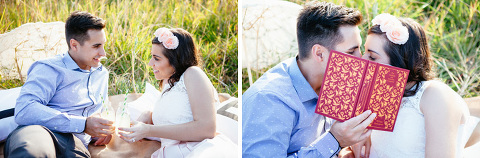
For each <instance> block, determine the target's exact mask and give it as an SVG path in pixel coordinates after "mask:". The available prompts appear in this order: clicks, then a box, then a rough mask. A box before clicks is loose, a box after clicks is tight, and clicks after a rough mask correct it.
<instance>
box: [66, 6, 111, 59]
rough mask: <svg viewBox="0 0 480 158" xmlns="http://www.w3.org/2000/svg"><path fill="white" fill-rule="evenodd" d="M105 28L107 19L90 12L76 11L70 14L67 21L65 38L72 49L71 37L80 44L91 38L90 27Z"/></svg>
mask: <svg viewBox="0 0 480 158" xmlns="http://www.w3.org/2000/svg"><path fill="white" fill-rule="evenodd" d="M103 28H105V21H104V20H103V19H101V18H99V17H96V16H94V15H92V14H90V13H88V12H83V11H75V12H73V13H72V14H70V17H68V19H67V22H66V23H65V38H66V40H67V45H68V49H69V50H70V39H75V40H77V41H78V42H79V43H80V45H83V43H84V42H85V41H87V40H89V39H90V37H89V36H88V34H87V31H88V30H90V29H96V30H102V29H103Z"/></svg>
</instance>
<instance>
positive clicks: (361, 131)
mask: <svg viewBox="0 0 480 158" xmlns="http://www.w3.org/2000/svg"><path fill="white" fill-rule="evenodd" d="M375 116H377V115H376V114H375V113H373V114H372V112H371V111H370V110H367V111H365V112H363V113H362V114H360V115H358V116H356V117H354V118H351V119H350V120H347V121H345V122H339V121H336V122H335V123H333V125H332V128H331V129H330V132H331V133H332V135H333V136H334V137H335V138H336V139H337V141H338V143H339V144H340V146H342V147H346V146H350V145H353V144H356V143H358V142H360V141H362V140H364V139H366V138H368V137H369V136H370V134H371V133H372V130H371V129H369V130H365V129H366V128H367V126H368V125H369V124H370V123H372V121H373V119H374V118H375Z"/></svg>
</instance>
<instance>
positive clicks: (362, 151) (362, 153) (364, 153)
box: [350, 137, 372, 158]
mask: <svg viewBox="0 0 480 158" xmlns="http://www.w3.org/2000/svg"><path fill="white" fill-rule="evenodd" d="M371 146H372V141H371V139H370V137H368V138H367V139H365V140H362V141H360V142H358V143H357V144H354V145H352V146H350V148H351V150H352V151H353V154H354V155H355V158H360V157H370V147H371ZM364 147H365V148H364Z"/></svg>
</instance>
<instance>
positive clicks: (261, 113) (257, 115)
mask: <svg viewBox="0 0 480 158" xmlns="http://www.w3.org/2000/svg"><path fill="white" fill-rule="evenodd" d="M274 93H275V92H269V93H267V92H262V93H257V94H254V95H252V96H250V97H249V98H244V99H242V102H243V105H242V110H243V112H242V134H243V136H242V150H243V151H242V154H243V157H266V158H270V157H300V158H301V157H332V156H334V155H335V154H336V153H338V151H339V150H338V149H339V145H338V142H337V141H336V139H335V138H334V137H333V136H332V135H331V134H330V133H329V132H326V133H324V134H323V135H321V136H320V137H318V138H317V139H316V140H315V141H314V142H313V143H312V144H310V145H309V146H306V147H302V148H300V150H298V151H294V152H291V153H288V148H289V146H290V145H289V144H290V138H291V135H292V129H293V127H294V126H295V122H296V121H297V119H296V115H297V114H296V113H295V111H294V110H293V109H291V108H290V107H289V106H288V105H287V104H285V103H284V101H282V99H280V98H279V97H278V96H280V95H278V94H274Z"/></svg>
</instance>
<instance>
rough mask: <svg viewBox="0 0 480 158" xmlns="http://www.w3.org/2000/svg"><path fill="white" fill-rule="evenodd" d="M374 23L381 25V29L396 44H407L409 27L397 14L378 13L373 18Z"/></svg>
mask: <svg viewBox="0 0 480 158" xmlns="http://www.w3.org/2000/svg"><path fill="white" fill-rule="evenodd" d="M372 23H373V25H380V30H381V31H382V32H385V34H386V35H387V38H388V40H390V41H391V42H393V43H395V44H399V45H402V44H405V43H406V42H407V41H408V29H407V27H405V26H403V25H402V22H400V20H398V19H397V18H396V17H395V16H393V15H390V14H388V13H382V14H380V15H377V16H376V17H375V18H373V20H372Z"/></svg>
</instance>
